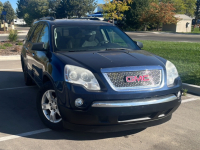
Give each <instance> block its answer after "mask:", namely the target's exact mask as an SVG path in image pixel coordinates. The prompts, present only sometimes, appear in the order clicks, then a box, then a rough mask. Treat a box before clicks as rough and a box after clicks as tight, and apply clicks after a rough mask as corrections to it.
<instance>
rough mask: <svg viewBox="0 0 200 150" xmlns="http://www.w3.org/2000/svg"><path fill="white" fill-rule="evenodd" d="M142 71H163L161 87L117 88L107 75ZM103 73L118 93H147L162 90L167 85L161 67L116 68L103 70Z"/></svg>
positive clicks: (162, 73)
mask: <svg viewBox="0 0 200 150" xmlns="http://www.w3.org/2000/svg"><path fill="white" fill-rule="evenodd" d="M142 70H144V71H145V70H146V71H148V70H161V82H160V85H159V86H157V87H152V86H146V87H145V88H143V87H115V85H114V84H113V83H112V82H111V80H110V78H109V77H108V75H107V73H113V72H129V71H142ZM101 72H102V74H103V76H104V77H105V79H106V81H107V82H108V84H109V85H110V86H111V88H112V89H113V90H114V91H117V92H124V91H145V90H150V91H152V90H155V89H160V88H162V87H164V84H165V76H164V70H163V67H161V66H134V67H116V68H102V69H101Z"/></svg>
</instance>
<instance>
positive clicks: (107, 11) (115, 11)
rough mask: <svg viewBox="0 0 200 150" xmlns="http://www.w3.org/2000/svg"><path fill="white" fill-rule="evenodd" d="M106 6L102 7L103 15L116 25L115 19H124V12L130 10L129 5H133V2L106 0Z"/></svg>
mask: <svg viewBox="0 0 200 150" xmlns="http://www.w3.org/2000/svg"><path fill="white" fill-rule="evenodd" d="M104 1H105V4H104V5H102V9H103V13H104V16H105V18H107V19H109V18H110V19H112V20H113V24H114V19H117V20H122V18H123V17H124V14H123V13H124V12H125V11H127V10H129V8H130V6H128V4H131V3H132V0H123V1H121V0H112V1H111V0H104Z"/></svg>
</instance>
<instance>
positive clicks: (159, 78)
mask: <svg viewBox="0 0 200 150" xmlns="http://www.w3.org/2000/svg"><path fill="white" fill-rule="evenodd" d="M102 73H103V75H104V77H105V78H106V80H107V81H108V83H109V84H110V86H111V87H112V88H113V89H114V90H116V91H135V90H149V89H151V90H152V89H157V88H160V87H161V86H162V85H163V83H164V81H163V80H164V75H163V69H162V67H161V66H141V67H123V68H107V69H102ZM147 76H148V80H144V77H147ZM129 77H132V78H134V80H133V81H132V82H128V81H129V80H128V79H129ZM145 79H146V78H145ZM127 80H128V81H127Z"/></svg>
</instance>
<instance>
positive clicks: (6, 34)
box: [0, 33, 28, 36]
mask: <svg viewBox="0 0 200 150" xmlns="http://www.w3.org/2000/svg"><path fill="white" fill-rule="evenodd" d="M27 34H28V33H19V34H17V35H18V36H19V35H27ZM0 36H9V34H0Z"/></svg>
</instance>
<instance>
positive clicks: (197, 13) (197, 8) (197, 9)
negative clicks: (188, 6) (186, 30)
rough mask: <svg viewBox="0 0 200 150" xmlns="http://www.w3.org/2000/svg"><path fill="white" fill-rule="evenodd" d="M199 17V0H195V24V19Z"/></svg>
mask: <svg viewBox="0 0 200 150" xmlns="http://www.w3.org/2000/svg"><path fill="white" fill-rule="evenodd" d="M199 18H200V0H197V2H196V9H195V24H197V20H198V19H199Z"/></svg>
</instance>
